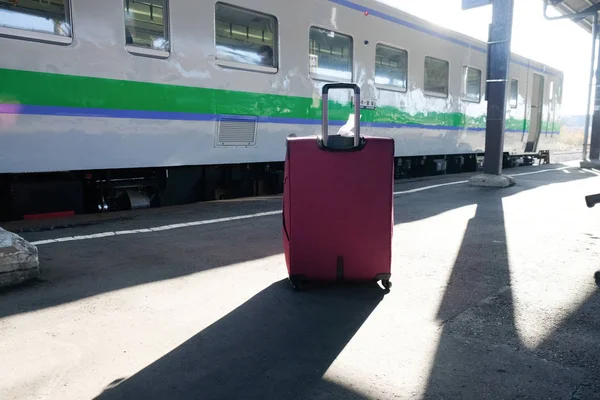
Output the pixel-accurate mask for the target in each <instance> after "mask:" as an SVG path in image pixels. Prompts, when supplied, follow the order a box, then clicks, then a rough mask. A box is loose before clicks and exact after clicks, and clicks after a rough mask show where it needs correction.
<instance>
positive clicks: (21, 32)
mask: <svg viewBox="0 0 600 400" xmlns="http://www.w3.org/2000/svg"><path fill="white" fill-rule="evenodd" d="M71 1H72V0H65V19H68V21H65V22H68V24H69V30H70V32H69V33H70V34H69V35H68V36H61V35H58V34H55V33H48V32H38V31H32V30H29V29H23V28H11V27H8V26H0V37H6V38H10V39H19V40H26V41H32V42H40V43H45V44H56V45H63V46H68V45H71V44H72V43H73V37H74V29H73V25H74V24H73V12H72V6H71Z"/></svg>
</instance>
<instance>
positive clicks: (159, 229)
mask: <svg viewBox="0 0 600 400" xmlns="http://www.w3.org/2000/svg"><path fill="white" fill-rule="evenodd" d="M277 214H281V210H278V211H268V212H262V213H257V214H248V215H239V216H236V217H226V218H217V219H208V220H204V221H194V222H185V223H181V224H173V225H163V226H157V227H154V228H145V229H132V230H128V231H114V232H102V233H95V234H92V235H81V236H68V237H63V238H58V239H48V240H39V241H37V242H31V244H33V245H34V246H39V245H43V244H50V243H58V242H72V241H76V240H87V239H98V238H104V237H109V236H117V235H133V234H137V233H148V232H162V231H168V230H171V229H179V228H186V227H190V226H198V225H210V224H218V223H221V222H230V221H237V220H240V219H250V218H259V217H266V216H269V215H277Z"/></svg>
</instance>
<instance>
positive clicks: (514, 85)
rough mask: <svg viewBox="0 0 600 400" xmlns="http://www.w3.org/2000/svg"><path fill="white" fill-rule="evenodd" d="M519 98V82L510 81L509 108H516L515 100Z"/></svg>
mask: <svg viewBox="0 0 600 400" xmlns="http://www.w3.org/2000/svg"><path fill="white" fill-rule="evenodd" d="M518 96H519V81H518V80H516V79H511V80H510V99H509V105H510V107H511V108H517V100H518Z"/></svg>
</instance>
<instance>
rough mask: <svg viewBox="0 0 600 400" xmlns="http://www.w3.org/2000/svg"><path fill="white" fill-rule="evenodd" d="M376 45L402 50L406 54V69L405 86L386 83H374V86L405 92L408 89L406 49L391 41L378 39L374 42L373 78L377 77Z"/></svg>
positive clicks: (407, 55)
mask: <svg viewBox="0 0 600 400" xmlns="http://www.w3.org/2000/svg"><path fill="white" fill-rule="evenodd" d="M378 46H382V47H387V48H389V49H391V50H396V51H401V52H404V53H405V54H406V70H405V87H404V88H402V87H400V86H396V85H386V84H381V83H375V87H376V88H377V89H380V90H387V91H391V92H399V93H406V92H407V91H408V81H409V79H408V70H409V69H408V66H409V61H408V59H409V54H408V50H407V49H404V48H402V47H398V46H395V45H393V44H391V43H388V42H382V41H378V42H376V43H375V61H374V70H373V71H375V72H374V73H375V75H374V76H375V78H377V72H376V71H377V48H378Z"/></svg>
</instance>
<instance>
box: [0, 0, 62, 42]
mask: <svg viewBox="0 0 600 400" xmlns="http://www.w3.org/2000/svg"><path fill="white" fill-rule="evenodd" d="M0 35H4V36H11V37H16V38H24V39H31V40H41V41H47V42H55V43H64V44H69V43H71V41H72V29H71V16H70V11H69V1H68V0H52V1H50V0H48V1H40V0H19V1H15V0H0Z"/></svg>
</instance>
